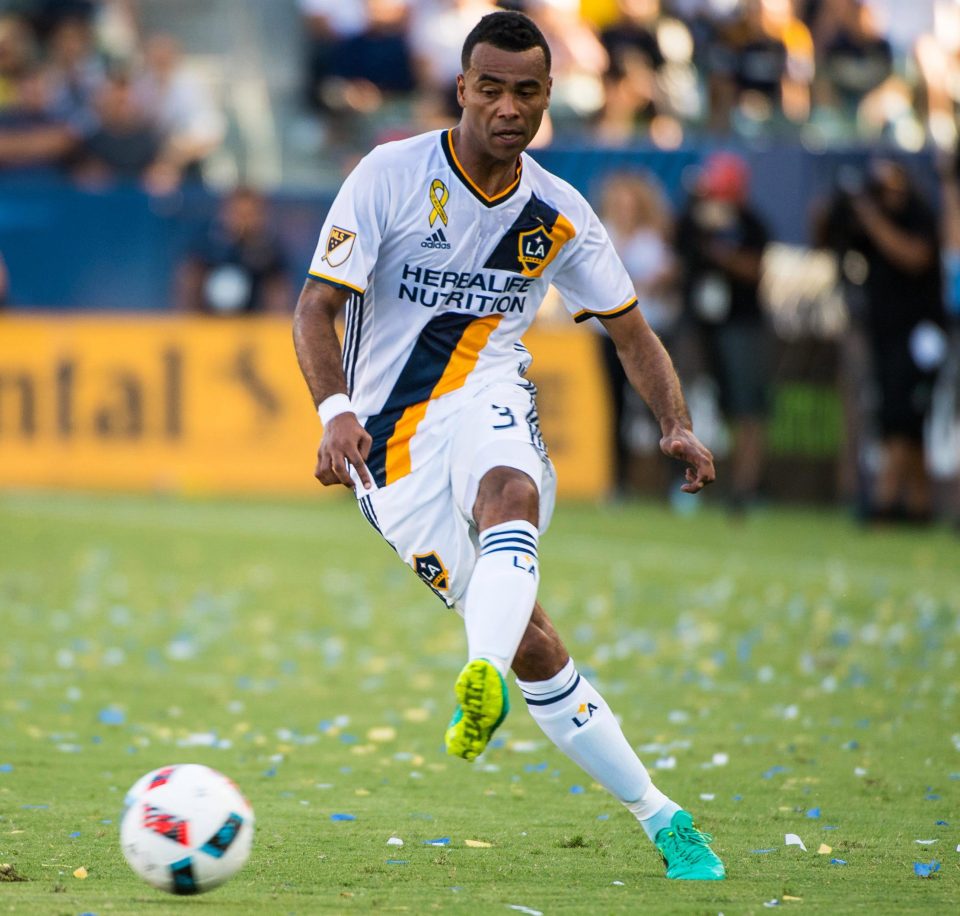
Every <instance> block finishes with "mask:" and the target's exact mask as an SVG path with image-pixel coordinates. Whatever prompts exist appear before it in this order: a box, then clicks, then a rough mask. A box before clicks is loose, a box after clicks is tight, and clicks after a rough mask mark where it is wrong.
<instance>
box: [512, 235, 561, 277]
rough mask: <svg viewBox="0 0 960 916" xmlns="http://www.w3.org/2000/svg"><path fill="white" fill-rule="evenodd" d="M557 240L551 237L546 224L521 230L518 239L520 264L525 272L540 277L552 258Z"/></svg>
mask: <svg viewBox="0 0 960 916" xmlns="http://www.w3.org/2000/svg"><path fill="white" fill-rule="evenodd" d="M554 244H555V242H554V240H553V239H552V238H551V237H550V233H549V232H547V229H546V227H545V226H542V225H541V226H537V228H536V229H527V230H526V232H521V233H520V235H519V239H518V246H519V254H518V255H517V257H518V258H519V260H520V265H521V266H522V267H523V272H524V273H525V274H528V275H530V276H533V277H539V276H540V274H541V273H542V272H543V268H544V267H546V265H547V262H548V261H549V260H550V252H551V251H552V250H553V246H554Z"/></svg>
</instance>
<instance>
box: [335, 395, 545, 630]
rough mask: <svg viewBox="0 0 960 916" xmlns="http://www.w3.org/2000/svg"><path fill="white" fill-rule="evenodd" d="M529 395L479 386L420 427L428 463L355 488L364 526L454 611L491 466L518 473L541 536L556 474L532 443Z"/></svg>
mask: <svg viewBox="0 0 960 916" xmlns="http://www.w3.org/2000/svg"><path fill="white" fill-rule="evenodd" d="M535 396H536V388H534V386H533V385H532V384H530V383H529V382H528V383H525V384H521V385H516V384H510V383H506V384H499V385H491V386H489V387H487V388H484V389H483V390H482V391H480V392H478V393H477V394H476V395H474V396H473V397H472V398H470V399H469V400H468V401H466V402H465V404H464V405H463V406H462V407H461V408H460V409H459V410H458V411H456V412H455V413H452V414H450V415H449V416H446V417H443V418H441V419H440V420H437V421H434V422H432V423H431V422H429V421H428V420H427V419H425V420H424V421H422V423H421V425H420V426H419V427H418V429H417V439H418V441H419V442H420V444H421V448H422V449H423V451H424V452H426V453H427V454H430V455H431V457H430V459H429V460H428V461H426V462H423V463H422V464H420V465H419V466H417V467H416V468H415V469H414V470H413V471H411V473H409V474H407V475H406V476H405V477H402V478H400V480H397V481H395V482H394V483H391V484H388V485H387V486H385V487H380V488H378V489H374V490H364V489H363V487H362V485H359V484H358V486H357V490H356V492H357V496H358V503H359V505H360V510H361V511H362V512H363V514H364V516H365V517H366V519H367V521H368V522H370V524H371V525H373V526H374V527H375V528H376V529H377V530H378V531H379V532H380V534H381V535H383V537H384V538H385V539H386V540H387V541H388V542H389V544H390V546H391V547H393V549H394V550H396V552H397V554H398V555H399V556H400V559H402V560H403V562H404V563H406V564H407V565H408V566H410V567H412V568H413V570H414V572H416V573H417V575H418V576H420V578H421V579H422V580H423V581H424V582H425V583H426V584H427V586H429V587H430V588H431V589H432V590H433V591H434V592H435V593H436V594H437V595H438V596H439V597H440V598H442V599H443V601H444V602H445V603H446V604H447V606H448V607H455V608H457V610H458V611H459V610H460V607H459V604H460V602H461V600H462V598H463V596H464V593H465V592H466V589H467V583H468V582H469V581H470V576H471V575H472V574H473V567H474V565H475V564H476V562H477V553H478V542H477V531H476V527H475V525H474V522H473V504H474V502H475V501H476V498H477V490H478V489H479V486H480V480H481V478H482V477H483V475H484V474H486V473H487V471H489V470H490V469H491V468H495V467H509V468H516V469H517V470H519V471H523V472H524V473H525V474H526V475H527V476H528V477H530V479H531V480H533V482H534V483H535V484H536V485H537V489H538V490H539V491H540V526H539V527H540V532H541V533H543V532H544V531H546V530H547V525H549V523H550V517H551V516H552V515H553V506H554V501H555V498H556V475H555V473H554V469H553V464H552V463H551V462H550V459H549V458H548V457H547V451H546V448H545V446H544V444H543V440H542V439H541V437H540V425H539V421H538V417H537V405H536V399H535ZM354 478H355V479H356V477H355V475H354Z"/></svg>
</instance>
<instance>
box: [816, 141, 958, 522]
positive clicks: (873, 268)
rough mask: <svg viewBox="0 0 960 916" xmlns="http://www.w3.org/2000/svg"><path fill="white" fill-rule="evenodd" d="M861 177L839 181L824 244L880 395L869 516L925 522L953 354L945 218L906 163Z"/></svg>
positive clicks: (879, 165)
mask: <svg viewBox="0 0 960 916" xmlns="http://www.w3.org/2000/svg"><path fill="white" fill-rule="evenodd" d="M855 179H856V175H855V173H850V174H849V175H848V176H847V177H846V178H845V179H843V180H841V182H840V184H841V188H840V190H839V191H838V193H837V195H836V196H835V198H834V199H833V201H832V204H831V206H830V209H829V212H828V214H827V216H826V220H825V222H824V225H823V227H822V231H821V239H820V242H821V243H822V244H824V245H826V246H827V247H830V248H832V249H833V250H834V251H836V253H837V255H838V258H839V263H840V270H841V276H842V280H843V284H844V291H845V298H846V302H847V307H848V309H849V311H850V314H851V318H852V320H853V321H855V322H857V323H858V324H859V325H860V326H861V327H862V329H863V331H864V334H865V336H866V339H867V342H868V345H869V350H870V354H871V362H872V371H873V375H874V378H875V381H876V385H877V392H878V395H879V399H878V400H879V403H878V417H877V420H878V432H879V436H880V441H881V447H882V461H881V467H880V471H879V473H878V475H877V478H876V481H875V486H874V492H873V498H872V504H871V507H870V513H871V514H872V515H873V516H874V517H877V518H879V519H891V518H900V517H904V516H905V517H907V518H909V519H911V520H915V521H921V520H925V519H927V518H929V516H930V512H931V502H930V482H929V478H928V476H927V471H926V464H925V460H924V454H923V425H924V419H925V417H926V414H927V412H928V410H929V407H930V399H931V395H932V391H933V383H934V380H935V375H936V369H937V368H938V365H939V363H940V362H941V361H942V359H943V356H944V355H945V350H946V338H945V335H944V333H943V330H942V329H943V327H944V326H945V323H946V321H945V316H944V308H943V290H942V279H941V272H940V245H939V232H938V229H937V221H936V218H935V217H934V214H933V212H932V211H931V209H930V208H929V207H928V206H927V204H926V203H925V202H924V200H923V199H922V198H921V196H920V194H919V192H918V191H917V189H916V188H915V187H914V185H913V183H912V181H911V180H910V177H909V175H908V173H907V172H906V170H905V169H904V168H903V167H902V166H901V165H899V164H897V163H895V162H892V161H889V160H876V161H875V162H873V163H872V164H871V166H870V168H869V171H868V174H867V175H866V177H865V180H862V181H858V180H855Z"/></svg>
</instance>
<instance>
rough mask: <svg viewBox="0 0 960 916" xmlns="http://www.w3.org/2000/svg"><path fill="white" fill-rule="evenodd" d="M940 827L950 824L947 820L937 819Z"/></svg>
mask: <svg viewBox="0 0 960 916" xmlns="http://www.w3.org/2000/svg"><path fill="white" fill-rule="evenodd" d="M937 826H938V827H949V826H950V824H949V823H948V822H947V821H937Z"/></svg>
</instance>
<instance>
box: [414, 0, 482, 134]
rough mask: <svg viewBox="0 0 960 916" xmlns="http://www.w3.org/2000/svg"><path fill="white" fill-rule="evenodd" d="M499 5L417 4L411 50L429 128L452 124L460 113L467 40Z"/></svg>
mask: <svg viewBox="0 0 960 916" xmlns="http://www.w3.org/2000/svg"><path fill="white" fill-rule="evenodd" d="M496 9H497V7H496V5H495V4H494V3H493V2H492V0H423V2H421V3H418V4H416V5H415V6H414V9H413V16H412V18H411V21H410V50H411V53H412V55H413V61H414V69H415V71H416V74H417V85H418V92H419V94H420V96H421V99H420V105H421V110H420V112H419V119H420V121H421V123H422V125H423V127H424V128H425V129H430V128H432V127H447V126H450V123H451V121H452V120H456V119H458V118H459V117H460V106H459V104H458V103H457V74H458V73H460V72H461V66H460V52H461V50H462V49H463V42H464V39H465V38H466V37H467V35H468V34H469V32H470V30H471V29H472V28H473V27H474V26H475V25H476V24H477V22H478V21H479V20H480V19H482V18H483V17H484V16H486V15H487V14H488V13H492V12H495V11H496Z"/></svg>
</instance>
